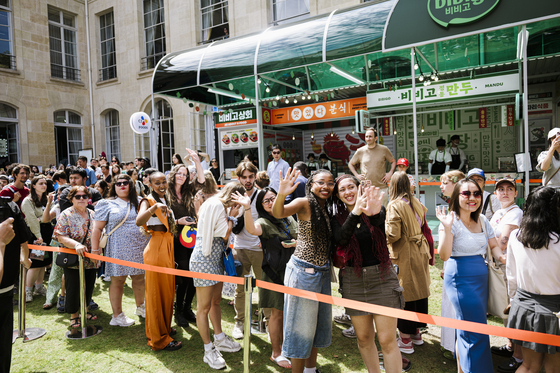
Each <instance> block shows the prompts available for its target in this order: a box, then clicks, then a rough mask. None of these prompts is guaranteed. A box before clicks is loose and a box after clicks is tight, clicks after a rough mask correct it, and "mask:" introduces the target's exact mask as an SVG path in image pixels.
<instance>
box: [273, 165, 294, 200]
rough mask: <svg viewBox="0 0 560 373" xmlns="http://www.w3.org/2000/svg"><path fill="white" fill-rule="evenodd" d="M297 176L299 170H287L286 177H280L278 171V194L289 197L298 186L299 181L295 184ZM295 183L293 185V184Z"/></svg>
mask: <svg viewBox="0 0 560 373" xmlns="http://www.w3.org/2000/svg"><path fill="white" fill-rule="evenodd" d="M298 176H299V170H296V169H293V170H292V168H291V167H290V168H288V172H287V174H286V176H284V175H282V170H280V185H279V187H278V194H282V195H285V196H287V195H290V194H292V193H293V192H294V190H296V188H297V186H298V185H299V181H298V182H297V183H295V181H296V179H297V178H298ZM294 183H295V184H294Z"/></svg>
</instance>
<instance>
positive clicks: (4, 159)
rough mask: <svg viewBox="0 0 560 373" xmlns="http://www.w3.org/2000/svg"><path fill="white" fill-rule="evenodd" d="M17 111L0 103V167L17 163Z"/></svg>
mask: <svg viewBox="0 0 560 373" xmlns="http://www.w3.org/2000/svg"><path fill="white" fill-rule="evenodd" d="M17 136H18V113H17V109H16V108H14V107H12V106H10V105H7V104H3V103H0V167H2V168H6V167H7V166H8V165H10V164H12V163H17V162H19V157H18V139H17Z"/></svg>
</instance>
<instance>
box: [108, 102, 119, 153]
mask: <svg viewBox="0 0 560 373" xmlns="http://www.w3.org/2000/svg"><path fill="white" fill-rule="evenodd" d="M113 115H115V116H114V117H113ZM115 119H116V120H115ZM115 122H116V123H115ZM119 124H120V117H119V112H118V110H115V109H112V110H109V111H108V112H107V113H106V114H105V143H106V149H107V159H110V158H113V157H117V158H118V159H121V132H120V126H119ZM112 130H116V132H115V133H116V136H115V137H113V136H112V135H111V132H113V131H112Z"/></svg>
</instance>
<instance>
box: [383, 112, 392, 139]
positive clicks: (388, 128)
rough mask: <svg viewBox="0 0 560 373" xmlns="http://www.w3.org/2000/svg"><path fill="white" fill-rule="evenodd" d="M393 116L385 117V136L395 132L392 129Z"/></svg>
mask: <svg viewBox="0 0 560 373" xmlns="http://www.w3.org/2000/svg"><path fill="white" fill-rule="evenodd" d="M391 123H392V120H391V117H387V118H383V136H391V135H392V134H393V133H392V131H391Z"/></svg>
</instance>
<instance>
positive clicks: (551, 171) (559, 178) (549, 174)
mask: <svg viewBox="0 0 560 373" xmlns="http://www.w3.org/2000/svg"><path fill="white" fill-rule="evenodd" d="M547 154H548V150H545V151H544V152H541V154H539V157H538V158H537V170H538V171H540V172H542V173H543V176H542V184H543V185H545V186H550V187H554V188H558V187H560V171H558V169H559V168H560V160H558V159H556V158H554V157H552V161H550V166H549V167H548V170H546V171H543V169H542V168H541V165H542V163H543V161H544V159H545V158H546V156H547ZM556 171H558V172H556ZM553 175H554V177H553ZM551 178H552V180H551ZM549 180H550V182H549Z"/></svg>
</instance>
